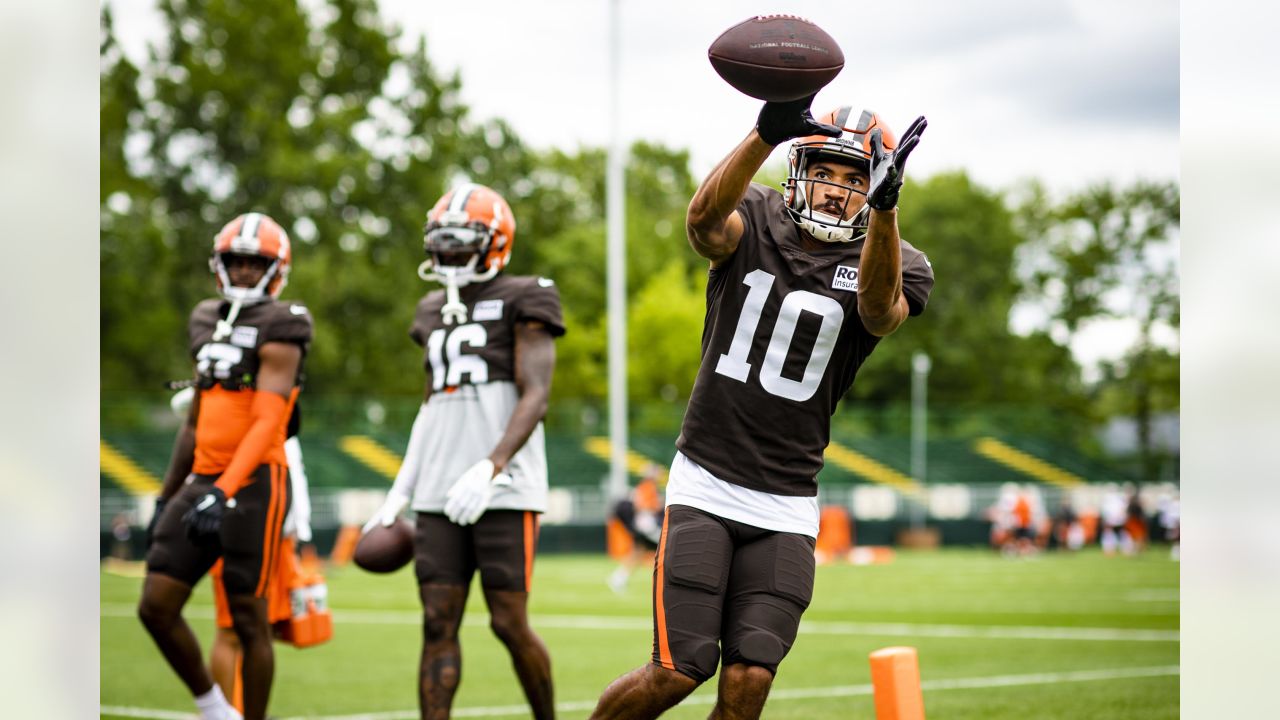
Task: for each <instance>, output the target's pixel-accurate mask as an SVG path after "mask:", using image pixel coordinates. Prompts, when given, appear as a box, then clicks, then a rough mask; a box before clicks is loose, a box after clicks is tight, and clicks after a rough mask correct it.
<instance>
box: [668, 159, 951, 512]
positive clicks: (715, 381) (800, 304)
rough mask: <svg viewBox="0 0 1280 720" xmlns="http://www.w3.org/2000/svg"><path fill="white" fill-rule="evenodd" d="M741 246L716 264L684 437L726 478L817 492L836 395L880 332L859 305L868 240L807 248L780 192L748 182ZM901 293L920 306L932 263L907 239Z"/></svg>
mask: <svg viewBox="0 0 1280 720" xmlns="http://www.w3.org/2000/svg"><path fill="white" fill-rule="evenodd" d="M738 213H739V214H740V215H741V216H742V221H743V226H744V231H743V236H742V241H741V242H740V243H739V245H738V249H737V251H735V252H734V254H733V255H732V256H730V257H729V258H728V259H726V260H725V261H723V262H722V263H721V264H720V265H718V266H716V267H715V268H713V269H712V270H711V271H710V275H709V277H708V281H707V315H706V320H705V323H704V326H703V330H702V364H701V366H700V367H699V369H698V377H697V379H696V381H695V382H694V387H693V393H692V396H691V397H690V398H689V407H688V410H687V411H686V413H685V417H684V425H683V427H682V428H681V431H680V437H679V439H678V440H677V441H676V446H677V447H678V448H679V449H680V451H681V452H682V453H684V454H685V455H686V456H687V457H689V458H690V459H692V460H693V461H694V462H696V463H698V464H699V465H701V466H702V467H703V468H705V469H706V470H707V471H708V472H710V473H711V474H713V475H715V476H716V477H718V478H720V479H721V480H724V481H726V482H729V483H733V484H735V485H740V486H742V487H746V488H750V489H752V490H759V491H762V492H767V493H771V494H774V495H790V496H810V497H811V496H814V495H816V494H817V492H818V484H817V479H816V478H817V474H818V471H819V470H821V469H822V455H823V451H824V450H825V449H826V447H827V443H828V442H829V439H830V430H831V415H832V413H834V412H835V409H836V403H837V402H839V400H840V398H841V397H842V396H843V395H844V394H845V392H846V391H848V389H849V387H850V386H851V385H853V379H854V376H855V375H856V374H857V372H858V368H859V367H860V366H861V365H862V363H863V361H865V360H866V359H867V357H868V356H869V355H871V351H872V350H874V349H875V347H876V343H877V342H879V340H880V338H878V337H876V336H875V335H872V334H871V333H870V332H868V331H867V329H866V328H865V327H863V325H862V321H861V319H860V318H859V316H858V296H857V291H858V260H859V258H860V257H861V253H862V245H863V240H857V241H855V242H851V243H832V244H830V245H829V246H827V247H824V248H822V249H821V250H817V251H806V250H803V249H801V247H802V246H801V244H800V232H801V231H800V229H799V228H797V227H796V225H795V223H794V222H792V220H791V219H790V217H788V215H787V213H786V208H785V206H784V205H783V200H782V196H781V195H780V194H779V193H777V192H775V191H773V190H771V189H769V188H767V187H765V186H763V185H758V184H754V183H753V184H752V185H751V186H750V187H749V188H748V189H747V193H746V196H745V197H744V198H743V200H742V203H741V204H739V206H738ZM902 278H903V288H902V289H903V293H904V294H905V295H906V297H907V303H908V304H909V305H910V312H911V314H912V315H919V314H920V313H921V312H923V311H924V308H925V305H926V304H927V303H928V301H929V293H930V291H931V290H932V288H933V268H932V267H931V266H930V264H929V261H928V259H927V258H926V257H925V255H924V253H922V252H920V251H919V250H916V249H915V248H914V247H912V246H911V245H909V244H908V243H906V242H905V241H904V242H903V243H902Z"/></svg>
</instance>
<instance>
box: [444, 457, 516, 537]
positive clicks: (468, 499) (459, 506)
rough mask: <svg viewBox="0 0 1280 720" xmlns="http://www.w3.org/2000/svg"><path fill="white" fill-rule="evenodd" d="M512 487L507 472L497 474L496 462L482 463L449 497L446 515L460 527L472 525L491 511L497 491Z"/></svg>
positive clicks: (470, 471) (446, 494)
mask: <svg viewBox="0 0 1280 720" xmlns="http://www.w3.org/2000/svg"><path fill="white" fill-rule="evenodd" d="M510 484H511V476H510V475H508V474H506V473H505V472H501V473H498V474H497V475H496V476H495V475H494V474H493V461H492V460H489V459H487V458H486V459H484V460H481V461H480V462H478V463H476V464H475V465H472V466H471V467H470V468H469V469H468V470H467V471H466V472H464V473H462V477H460V478H458V481H457V482H455V483H454V484H453V487H451V488H449V492H447V493H445V498H446V500H445V503H444V514H445V515H447V516H448V517H449V519H450V520H452V521H453V522H455V523H457V524H459V525H470V524H471V523H473V522H475V521H476V520H479V519H480V516H481V515H483V514H484V511H485V509H486V508H488V507H489V501H491V500H493V493H494V490H496V489H497V488H500V487H506V486H508V485H510Z"/></svg>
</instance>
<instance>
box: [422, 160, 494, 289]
mask: <svg viewBox="0 0 1280 720" xmlns="http://www.w3.org/2000/svg"><path fill="white" fill-rule="evenodd" d="M515 239H516V218H515V216H514V215H513V214H512V213H511V206H510V205H508V204H507V201H506V200H503V199H502V196H501V195H499V194H498V193H497V192H494V191H493V190H492V189H490V188H487V187H485V186H484V185H477V184H475V183H464V184H462V185H459V186H458V187H456V188H454V189H452V190H450V191H449V192H447V193H445V194H444V197H442V198H440V200H439V201H437V202H436V204H435V207H433V208H431V211H430V212H428V213H427V224H426V226H425V227H424V228H423V247H424V249H425V250H426V252H427V258H428V261H429V262H430V263H431V266H432V268H433V269H439V268H454V269H455V270H456V271H458V272H460V273H461V276H459V277H458V279H459V280H468V281H475V282H484V281H486V280H490V279H492V278H493V277H494V276H495V275H497V274H498V272H499V271H501V270H502V269H503V268H504V267H506V265H507V262H508V261H509V260H510V259H511V248H512V246H513V245H514V244H515Z"/></svg>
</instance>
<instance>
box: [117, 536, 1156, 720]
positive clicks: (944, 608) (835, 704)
mask: <svg viewBox="0 0 1280 720" xmlns="http://www.w3.org/2000/svg"><path fill="white" fill-rule="evenodd" d="M612 567H613V565H612V563H611V562H610V561H609V560H608V559H607V558H604V557H600V556H564V555H552V556H543V557H540V558H539V559H538V565H537V568H536V571H535V575H534V592H533V596H532V601H531V612H532V614H533V623H534V627H535V628H536V629H537V631H538V632H539V634H540V635H541V636H542V638H543V639H544V640H545V641H546V643H547V646H548V647H549V648H550V650H551V657H552V663H553V672H554V676H555V684H556V697H557V702H558V705H559V707H560V709H561V713H560V714H561V716H562V717H566V718H574V717H577V718H581V717H586V715H587V714H588V712H589V710H590V708H591V707H593V706H594V701H595V699H596V698H597V697H598V696H599V694H600V691H601V690H603V689H604V687H605V686H606V685H607V684H608V683H609V682H610V681H611V680H613V679H614V678H615V677H617V676H618V675H620V674H622V673H623V672H626V671H627V670H629V669H631V668H632V667H635V666H638V665H640V664H642V663H645V662H647V661H648V658H649V651H650V645H651V642H652V638H651V630H650V620H649V610H650V607H649V606H650V600H649V582H650V579H649V575H648V574H647V573H641V574H638V575H636V576H633V577H632V582H631V586H630V588H629V589H628V591H627V593H626V594H625V595H624V596H617V595H615V594H613V593H612V592H611V591H610V590H609V589H608V588H607V587H606V586H605V583H604V579H605V576H606V575H607V573H608V572H609V571H610V570H611V568H612ZM327 578H328V581H329V594H330V598H331V604H332V607H333V610H334V618H335V629H334V638H333V640H332V641H330V642H329V643H327V644H325V645H321V646H318V647H315V648H310V649H306V650H298V649H295V648H292V647H288V646H281V645H277V646H276V647H277V650H276V682H275V689H274V691H273V694H272V703H271V713H272V715H273V716H275V717H279V718H299V717H308V718H326V719H333V720H336V719H337V718H342V719H343V720H355V719H356V718H368V719H369V720H374V719H376V720H393V719H394V718H416V717H417V705H416V703H417V701H416V697H417V696H416V690H415V682H416V674H417V663H418V652H419V647H420V645H419V637H420V624H419V623H420V620H419V618H420V611H419V607H418V601H417V594H416V589H415V587H414V579H413V575H412V570H411V569H408V568H406V569H405V570H404V571H401V572H400V573H397V574H395V575H392V576H373V575H369V574H366V573H364V572H362V571H360V570H358V569H355V568H353V567H346V568H338V569H331V570H329V571H328V573H327ZM140 587H141V580H140V579H139V578H137V577H125V576H121V575H117V574H113V573H107V572H104V573H103V574H102V590H101V612H102V618H101V620H102V622H101V643H102V646H101V671H102V678H101V680H102V697H101V704H102V708H103V712H102V717H106V718H120V717H133V718H139V717H141V718H180V717H189V716H190V715H191V713H192V712H193V710H194V705H193V704H192V702H191V698H190V696H189V695H187V693H186V691H185V689H184V688H183V687H182V686H181V684H180V683H179V682H178V680H177V678H176V677H175V676H174V675H173V673H172V672H171V671H170V670H169V668H168V667H167V666H166V665H165V663H164V661H163V660H162V659H161V657H160V655H159V652H158V651H157V650H156V649H155V647H154V646H153V645H152V644H151V642H150V639H149V638H148V637H147V636H146V634H145V632H144V631H143V629H142V626H141V625H140V624H139V622H138V621H137V619H136V618H135V617H134V614H133V607H134V604H135V603H136V601H137V597H138V593H139V590H140ZM474 590H475V588H473V593H472V596H471V605H470V607H469V608H468V610H467V620H466V623H465V626H464V628H463V630H462V648H463V672H462V686H461V689H460V690H459V692H458V695H457V699H456V702H455V705H454V717H494V718H498V717H527V716H528V711H527V709H522V707H521V705H522V704H523V702H524V700H523V696H522V695H521V693H520V688H519V685H518V683H517V682H516V679H515V674H514V672H513V671H512V670H511V667H510V663H509V661H508V659H507V657H506V654H505V652H504V651H503V649H502V647H501V646H500V645H499V643H498V641H497V640H496V639H495V638H494V637H493V635H492V634H491V633H490V632H489V629H488V625H487V617H486V615H485V608H484V603H483V600H482V598H481V597H480V593H479V592H477V591H474ZM1178 607H1179V600H1178V565H1177V563H1174V562H1171V561H1170V560H1169V559H1168V556H1167V554H1165V553H1164V552H1163V551H1161V550H1152V551H1150V552H1148V553H1146V554H1145V555H1142V556H1139V557H1136V558H1106V557H1103V556H1102V555H1100V554H1098V553H1096V552H1085V553H1082V554H1079V555H1042V556H1040V557H1036V558H1033V559H1029V560H1014V559H1006V558H1001V557H998V556H996V555H994V554H992V553H989V552H986V551H980V550H943V551H938V552H900V553H898V556H897V559H896V560H895V561H894V562H892V563H890V564H887V565H878V566H866V567H853V566H849V565H833V566H824V567H820V568H818V576H817V583H816V589H815V593H814V600H813V604H812V605H811V606H810V608H809V611H808V612H807V613H806V614H805V619H804V624H803V625H802V626H801V629H800V637H799V638H798V639H797V641H796V645H795V647H794V648H793V649H792V651H791V654H790V655H789V656H788V657H787V659H786V660H785V661H784V662H783V664H782V667H781V669H780V671H779V674H778V677H777V680H776V681H775V683H774V686H773V692H772V695H771V697H770V700H769V703H768V705H766V707H765V711H764V717H766V718H779V719H787V718H790V719H796V720H799V719H802V718H803V719H812V718H865V719H868V720H869V719H871V718H874V717H875V711H874V706H873V701H872V697H871V693H870V687H869V683H870V669H869V666H868V662H867V654H868V653H870V652H871V651H873V650H876V649H878V648H881V647H886V646H890V645H911V646H914V647H916V648H918V649H919V653H920V665H921V674H922V676H923V679H924V683H925V693H924V696H925V708H926V711H927V714H928V716H929V718H930V720H939V719H942V720H1002V719H1005V718H1008V719H1009V720H1026V719H1027V718H1034V719H1035V720H1056V719H1059V718H1063V719H1065V718H1082V719H1087V720H1102V719H1106V718H1124V719H1125V720H1155V719H1157V718H1176V717H1178V680H1179V676H1178V627H1179V622H1178ZM187 616H188V618H189V619H190V620H191V622H192V624H193V626H195V627H196V628H197V630H198V631H199V634H200V636H201V642H202V643H204V644H205V645H204V647H205V649H206V652H207V649H208V641H209V638H210V637H211V635H212V625H213V620H212V617H213V615H212V596H211V594H210V592H209V588H208V584H207V583H203V584H202V585H201V586H200V587H199V588H197V590H196V595H195V598H194V599H193V601H192V604H191V605H190V606H189V608H188V611H187ZM714 689H715V680H714V679H713V680H712V681H709V682H708V683H706V684H705V685H704V686H703V687H702V688H700V689H699V690H698V691H697V692H696V693H694V695H693V696H691V697H690V698H689V699H688V700H686V701H685V702H684V703H683V704H682V705H680V706H678V707H677V708H675V709H674V710H672V711H670V712H669V713H667V714H666V715H665V716H664V717H669V718H676V719H680V718H702V717H706V715H707V713H708V712H709V710H710V707H711V703H712V702H713V699H714Z"/></svg>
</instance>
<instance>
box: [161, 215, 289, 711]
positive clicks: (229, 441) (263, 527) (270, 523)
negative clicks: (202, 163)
mask: <svg viewBox="0 0 1280 720" xmlns="http://www.w3.org/2000/svg"><path fill="white" fill-rule="evenodd" d="M291 256H292V253H291V248H290V244H289V236H288V235H287V234H286V233H285V231H284V229H283V228H282V227H280V225H278V224H277V223H276V222H275V221H274V220H272V219H271V218H269V217H267V216H266V215H263V214H261V213H248V214H245V215H241V216H239V217H237V218H235V219H234V220H232V221H231V222H229V223H227V225H226V226H224V227H223V228H222V230H221V231H220V232H219V233H218V234H217V236H215V238H214V246H213V256H212V258H211V259H210V263H209V264H210V269H211V270H212V271H213V273H214V276H215V278H216V281H217V286H218V291H219V293H220V294H221V296H222V297H221V298H219V299H210V300H205V301H203V302H201V303H199V304H198V305H196V307H195V309H194V310H193V311H192V313H191V319H190V322H189V324H188V335H189V338H190V345H189V349H190V352H191V356H192V359H193V360H194V361H195V386H196V388H197V390H198V391H197V393H196V394H195V396H194V398H193V400H192V403H191V408H190V411H189V412H188V414H187V419H186V421H185V422H184V423H183V424H182V426H181V427H180V428H179V430H178V435H177V438H176V439H175V441H174V449H173V456H172V458H171V459H170V461H169V469H168V471H167V472H166V473H165V479H164V486H163V488H162V489H161V491H160V497H159V499H158V500H157V503H156V505H157V507H156V512H155V514H154V517H153V519H152V526H151V527H150V528H149V532H148V537H149V539H150V547H149V549H148V551H147V575H146V580H145V581H144V584H143V590H142V599H141V601H140V602H139V605H138V615H139V617H140V618H141V620H142V623H143V625H144V626H146V628H147V631H148V632H149V633H150V634H151V637H152V639H154V640H155V642H156V645H157V646H158V647H159V648H160V651H161V653H162V654H163V655H164V657H165V659H166V660H167V661H168V662H169V665H170V666H171V667H172V668H173V669H174V672H176V673H177V674H178V677H179V678H180V679H181V680H182V682H183V683H185V684H186V686H187V688H188V689H189V690H190V691H191V693H192V695H194V696H195V699H196V706H197V707H198V708H199V709H200V713H201V716H202V717H204V718H206V720H223V719H224V718H239V717H241V713H239V712H236V710H235V709H234V708H233V707H232V706H231V705H230V703H228V701H227V699H226V697H225V696H224V695H223V693H222V691H221V690H220V689H219V688H218V686H217V685H215V684H214V682H213V678H212V677H211V675H210V673H209V670H208V668H206V667H205V665H204V661H203V657H202V655H201V652H200V645H199V643H198V641H197V640H196V637H195V634H194V633H193V632H192V630H191V627H190V626H189V625H188V624H187V622H186V620H185V619H184V618H183V617H182V608H183V607H184V606H185V605H186V603H187V600H188V599H189V598H190V597H191V589H192V587H194V586H195V584H196V582H197V581H199V580H200V578H202V577H204V575H205V573H207V572H209V570H210V568H212V567H213V565H214V563H216V562H217V561H218V560H219V558H221V559H222V560H223V563H224V566H223V584H224V585H225V587H226V592H227V605H228V609H229V611H230V614H231V621H232V626H233V628H234V630H235V633H236V636H237V638H238V639H239V641H240V646H241V647H242V648H243V650H244V661H243V668H242V672H243V680H244V713H243V716H244V718H246V719H247V720H260V719H261V718H264V717H265V716H266V709H267V701H268V699H269V696H270V692H271V680H272V675H273V672H274V666H275V665H274V663H275V661H274V654H273V651H272V647H271V626H270V621H269V619H268V609H267V597H268V590H269V588H270V580H271V578H272V577H273V575H274V571H275V567H276V565H277V564H278V562H279V557H278V548H279V546H280V537H281V530H282V526H283V524H284V517H285V514H286V513H287V512H288V510H289V506H290V495H291V493H290V490H289V483H288V479H287V477H286V473H287V469H286V463H287V459H286V456H285V451H284V441H285V427H286V425H287V423H288V419H289V414H290V410H291V408H292V405H293V403H294V401H295V400H296V398H297V393H298V381H299V378H300V376H301V373H302V362H303V358H304V357H305V355H306V352H307V349H308V347H309V345H310V343H311V333H312V330H311V327H312V325H311V316H310V314H309V313H308V312H307V309H306V307H305V306H303V305H299V304H296V303H283V302H279V301H278V300H277V297H278V296H279V294H280V291H281V290H282V289H283V288H284V285H285V282H286V279H287V276H288V271H289V265H290V261H291V259H292V257H291Z"/></svg>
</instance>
